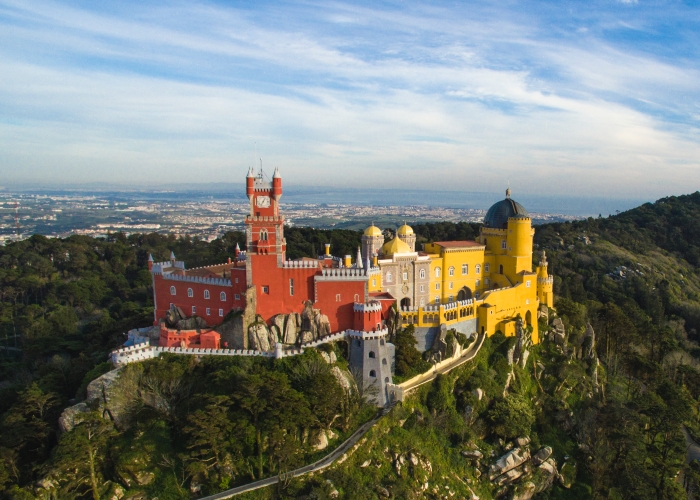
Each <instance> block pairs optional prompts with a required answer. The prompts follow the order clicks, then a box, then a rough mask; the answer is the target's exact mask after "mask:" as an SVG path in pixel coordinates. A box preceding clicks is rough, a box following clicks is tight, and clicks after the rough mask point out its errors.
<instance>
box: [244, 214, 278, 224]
mask: <svg viewBox="0 0 700 500" xmlns="http://www.w3.org/2000/svg"><path fill="white" fill-rule="evenodd" d="M245 221H246V223H248V222H284V216H283V215H246V218H245Z"/></svg>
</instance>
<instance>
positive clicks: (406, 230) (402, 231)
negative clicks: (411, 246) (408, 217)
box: [396, 222, 413, 236]
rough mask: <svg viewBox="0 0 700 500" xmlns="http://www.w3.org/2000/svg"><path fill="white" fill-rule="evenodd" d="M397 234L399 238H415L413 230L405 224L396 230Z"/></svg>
mask: <svg viewBox="0 0 700 500" xmlns="http://www.w3.org/2000/svg"><path fill="white" fill-rule="evenodd" d="M396 234H398V235H399V236H413V228H412V227H411V226H409V225H407V224H406V223H405V222H404V224H403V226H401V227H400V228H398V229H397V230H396Z"/></svg>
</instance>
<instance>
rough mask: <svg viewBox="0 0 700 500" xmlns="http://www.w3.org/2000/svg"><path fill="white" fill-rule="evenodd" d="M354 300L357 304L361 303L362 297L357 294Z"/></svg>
mask: <svg viewBox="0 0 700 500" xmlns="http://www.w3.org/2000/svg"><path fill="white" fill-rule="evenodd" d="M353 300H354V301H355V302H359V301H360V295H359V294H357V293H356V294H355V297H354V298H353Z"/></svg>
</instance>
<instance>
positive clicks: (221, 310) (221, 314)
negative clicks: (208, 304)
mask: <svg viewBox="0 0 700 500" xmlns="http://www.w3.org/2000/svg"><path fill="white" fill-rule="evenodd" d="M219 316H220V317H222V318H223V317H224V310H223V309H219Z"/></svg>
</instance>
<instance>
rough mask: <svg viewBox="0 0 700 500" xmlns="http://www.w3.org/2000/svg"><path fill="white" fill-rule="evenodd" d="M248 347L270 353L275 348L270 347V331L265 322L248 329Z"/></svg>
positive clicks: (257, 323) (254, 324) (259, 322)
mask: <svg viewBox="0 0 700 500" xmlns="http://www.w3.org/2000/svg"><path fill="white" fill-rule="evenodd" d="M248 347H249V348H250V349H253V350H256V351H269V350H271V348H272V347H274V345H273V346H270V330H269V329H268V328H267V325H266V324H265V323H264V322H263V321H258V322H256V323H253V324H252V325H250V327H249V328H248Z"/></svg>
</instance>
